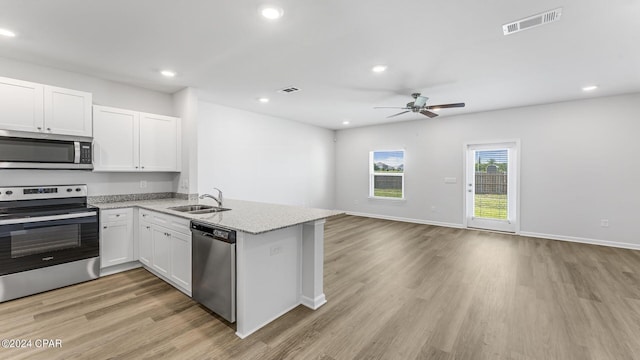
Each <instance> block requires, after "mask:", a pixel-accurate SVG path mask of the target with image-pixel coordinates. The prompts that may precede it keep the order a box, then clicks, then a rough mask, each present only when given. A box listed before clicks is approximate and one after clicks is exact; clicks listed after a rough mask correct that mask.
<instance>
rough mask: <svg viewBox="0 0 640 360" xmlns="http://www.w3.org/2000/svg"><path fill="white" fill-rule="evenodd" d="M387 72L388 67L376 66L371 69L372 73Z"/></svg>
mask: <svg viewBox="0 0 640 360" xmlns="http://www.w3.org/2000/svg"><path fill="white" fill-rule="evenodd" d="M386 70H387V65H376V66H374V67H372V68H371V71H373V72H374V73H381V72H385V71H386Z"/></svg>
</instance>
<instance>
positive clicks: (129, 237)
mask: <svg viewBox="0 0 640 360" xmlns="http://www.w3.org/2000/svg"><path fill="white" fill-rule="evenodd" d="M131 230H132V229H131V222H130V221H119V222H110V223H104V224H103V225H102V229H101V234H100V267H101V268H106V267H109V266H113V265H118V264H123V263H126V262H129V261H133V234H132V232H131Z"/></svg>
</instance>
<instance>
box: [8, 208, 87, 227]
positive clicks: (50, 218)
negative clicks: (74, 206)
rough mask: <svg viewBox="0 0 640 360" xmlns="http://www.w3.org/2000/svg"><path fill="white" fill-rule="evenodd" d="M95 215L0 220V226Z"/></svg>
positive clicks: (79, 214) (85, 213)
mask: <svg viewBox="0 0 640 360" xmlns="http://www.w3.org/2000/svg"><path fill="white" fill-rule="evenodd" d="M96 215H97V213H96V212H95V211H89V212H82V213H73V214H64V215H50V216H38V217H28V218H20V219H7V220H0V226H2V225H13V224H26V223H35V222H42V221H53V220H65V219H77V218H84V217H91V216H96Z"/></svg>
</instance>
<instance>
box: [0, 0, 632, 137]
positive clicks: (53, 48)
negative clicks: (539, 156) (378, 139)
mask: <svg viewBox="0 0 640 360" xmlns="http://www.w3.org/2000/svg"><path fill="white" fill-rule="evenodd" d="M265 3H268V2H264V1H261V0H236V1H221V0H217V1H216V0H180V1H178V0H172V1H170V0H135V1H131V0H102V1H98V0H55V1H44V0H42V1H36V0H29V1H25V0H0V28H9V29H11V30H13V31H15V32H16V33H17V34H18V36H17V37H16V38H13V39H7V38H2V39H0V56H2V57H8V58H13V59H18V60H24V61H29V62H33V63H37V64H42V65H47V66H52V67H57V68H62V69H66V70H71V71H76V72H81V73H86V74H91V75H94V76H98V77H101V78H106V79H110V80H115V81H121V82H125V83H130V84H134V85H138V86H142V87H145V88H149V89H154V90H159V91H163V92H169V93H172V92H175V91H177V90H179V89H181V88H183V87H185V86H192V87H195V88H198V89H200V90H202V91H203V94H204V95H203V96H204V98H205V99H206V100H208V101H212V102H215V103H218V104H222V105H227V106H231V107H236V108H241V109H246V110H249V111H255V112H259V113H264V114H269V115H274V116H278V117H282V118H288V119H292V120H296V121H301V122H306V123H310V124H315V125H319V126H322V127H327V128H332V129H338V128H343V127H344V126H343V125H342V122H343V121H344V120H346V119H348V120H350V121H351V124H350V125H349V126H363V125H370V124H380V123H384V122H391V121H404V120H412V119H420V118H424V117H423V116H422V115H419V114H413V113H411V114H406V115H403V116H399V117H396V118H393V119H386V116H388V115H391V114H393V113H394V110H393V109H389V110H387V109H384V110H382V109H378V110H374V109H372V107H374V106H402V105H404V104H406V103H407V102H409V101H410V100H411V99H410V97H409V94H410V93H412V92H414V91H419V92H422V93H423V95H425V96H428V97H429V98H430V100H429V103H428V104H430V105H435V104H440V103H450V102H466V104H467V107H466V108H464V109H449V110H443V111H442V112H441V117H439V118H435V119H433V120H430V121H438V120H439V119H441V118H443V117H445V116H446V115H452V114H460V113H468V112H478V111H486V110H492V109H500V108H508V107H515V106H523V105H531V104H540V103H549V102H557V101H564V100H570V99H579V98H585V97H589V96H605V95H613V94H621V93H629V92H638V91H640V21H639V19H640V1H638V0H609V1H602V0H565V1H561V0H540V1H533V0H529V1H522V0H489V1H477V0H456V1H435V0H395V1H388V0H341V1H338V0H322V1H318V0H276V1H274V2H271V3H277V4H279V5H280V6H281V7H282V8H283V9H284V17H283V18H282V19H280V20H279V21H276V22H273V21H271V22H270V21H267V20H265V19H263V18H261V17H260V15H259V13H258V9H259V7H260V6H261V5H264V4H265ZM557 7H562V8H563V12H562V18H561V20H560V21H559V22H555V23H551V24H548V25H545V26H541V27H538V28H535V29H531V30H527V31H523V32H520V33H517V34H513V35H509V36H504V35H503V33H502V25H503V24H505V23H508V22H511V21H514V20H518V19H521V18H524V17H527V16H530V15H534V14H537V13H540V12H543V11H546V10H551V9H554V8H557ZM376 64H386V65H388V71H386V72H385V73H382V74H374V73H372V72H371V67H372V66H373V65H376ZM165 68H170V69H173V70H175V71H176V72H177V73H178V76H177V77H175V78H173V79H166V78H163V77H162V76H160V75H159V74H158V71H159V70H160V69H165ZM590 84H597V85H599V86H600V88H599V89H598V90H596V91H595V92H592V93H583V92H582V90H581V88H582V87H583V86H585V85H590ZM290 85H293V86H296V87H299V88H301V89H302V91H300V92H298V93H293V94H279V93H276V92H275V90H277V89H280V88H283V87H286V86H290ZM263 96H265V97H268V98H270V99H271V101H270V102H269V103H268V104H261V103H258V102H257V101H256V99H257V98H258V97H263ZM425 119H426V118H425Z"/></svg>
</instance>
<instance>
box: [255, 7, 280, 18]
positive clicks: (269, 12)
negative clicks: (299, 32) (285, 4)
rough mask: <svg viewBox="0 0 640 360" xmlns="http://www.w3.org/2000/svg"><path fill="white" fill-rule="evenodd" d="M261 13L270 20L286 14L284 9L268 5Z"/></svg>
mask: <svg viewBox="0 0 640 360" xmlns="http://www.w3.org/2000/svg"><path fill="white" fill-rule="evenodd" d="M260 14H262V16H264V17H265V18H267V19H269V20H277V19H280V18H281V17H282V15H284V11H283V10H282V9H281V8H278V7H274V6H266V7H263V8H262V9H261V10H260Z"/></svg>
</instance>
